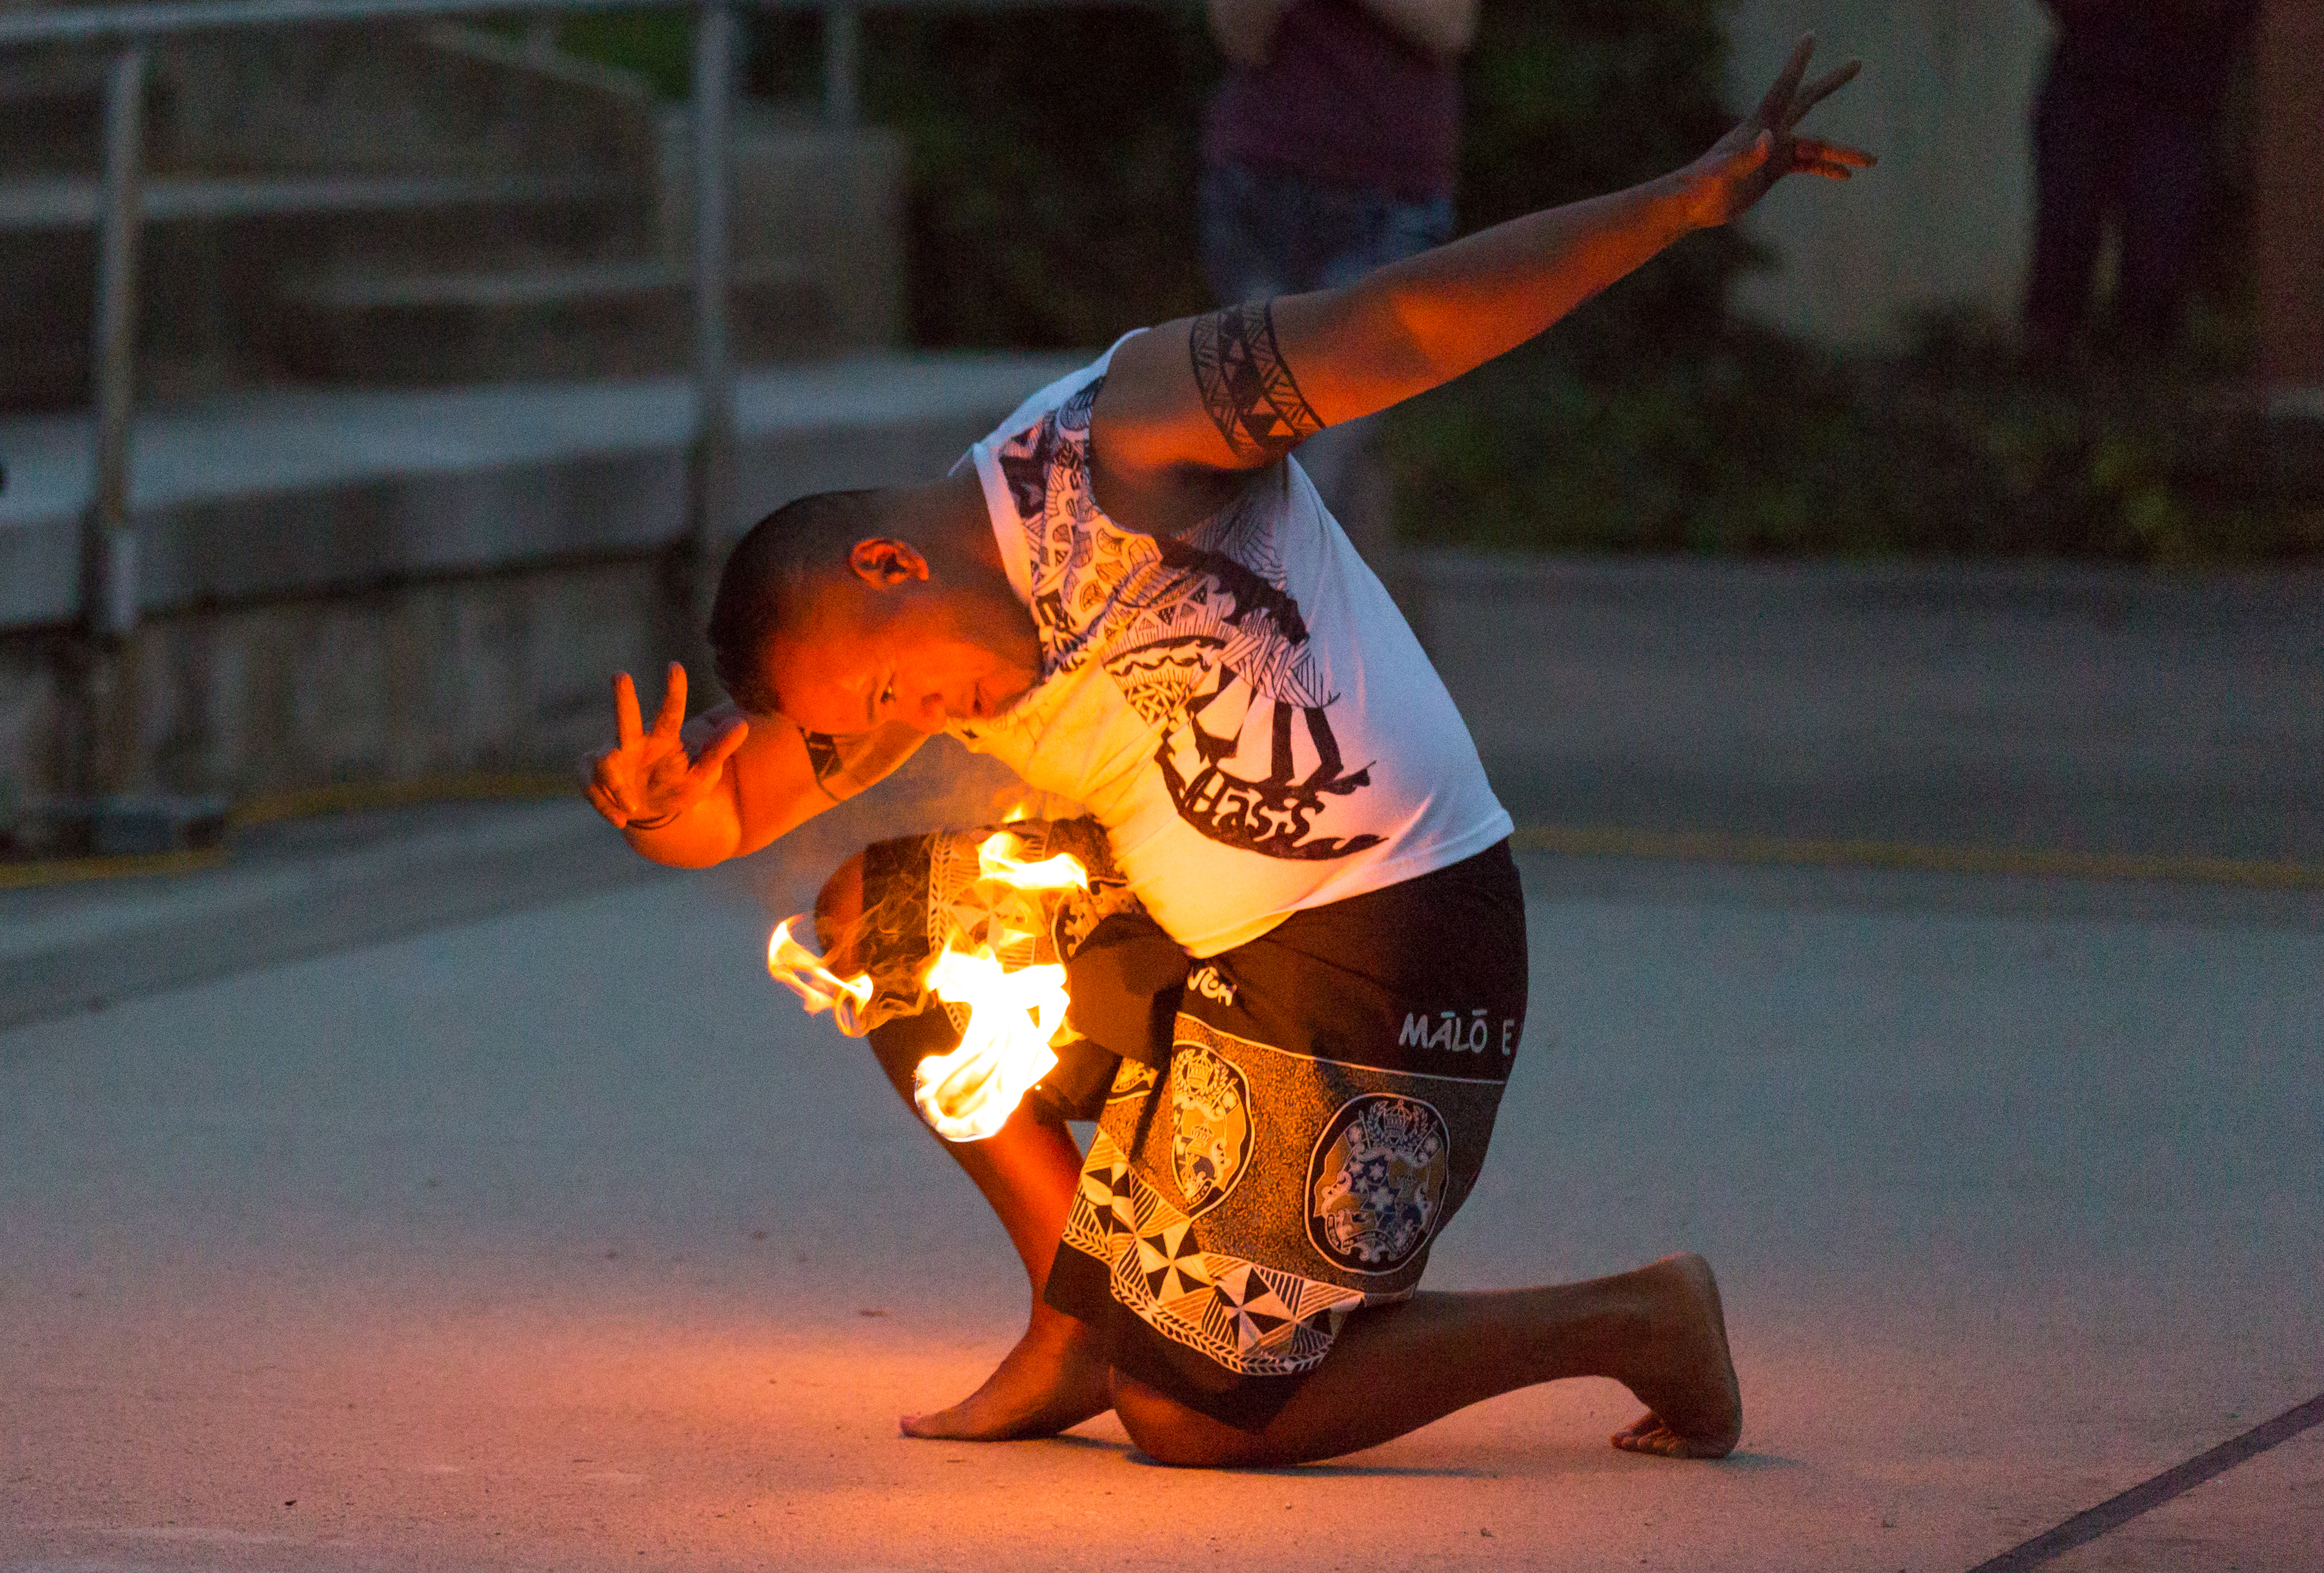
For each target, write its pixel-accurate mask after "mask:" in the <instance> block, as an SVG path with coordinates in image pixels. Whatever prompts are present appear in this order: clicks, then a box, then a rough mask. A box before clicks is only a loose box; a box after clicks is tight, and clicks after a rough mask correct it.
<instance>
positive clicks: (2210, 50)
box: [2025, 0, 2259, 365]
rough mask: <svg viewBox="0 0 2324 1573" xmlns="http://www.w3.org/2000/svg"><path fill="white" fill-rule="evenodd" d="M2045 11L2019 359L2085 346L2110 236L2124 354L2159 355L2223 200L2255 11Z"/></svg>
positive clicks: (2240, 2)
mask: <svg viewBox="0 0 2324 1573" xmlns="http://www.w3.org/2000/svg"><path fill="white" fill-rule="evenodd" d="M2046 3H2047V4H2048V5H2049V7H2050V9H2051V11H2052V13H2053V14H2055V15H2056V17H2057V23H2058V34H2057V42H2056V46H2055V48H2054V49H2053V51H2052V54H2051V56H2050V67H2049V70H2048V73H2047V74H2046V75H2045V76H2044V77H2043V82H2042V90H2041V93H2040V96H2039V97H2037V98H2036V100H2035V103H2034V110H2033V173H2034V188H2035V211H2034V228H2033V280H2032V283H2031V285H2030V287H2029V289H2028V291H2027V293H2026V300H2025V335H2026V347H2027V350H2028V352H2029V354H2030V355H2031V356H2032V357H2033V359H2034V360H2035V361H2036V362H2037V363H2041V364H2051V365H2054V364H2057V363H2059V362H2061V361H2063V360H2066V359H2067V358H2069V357H2070V356H2072V355H2073V354H2074V353H2075V352H2076V351H2077V350H2078V349H2079V348H2080V347H2081V344H2082V339H2083V335H2084V333H2085V331H2086V330H2087V329H2088V328H2089V326H2090V317H2091V296H2092V293H2093V290H2094V287H2095V285H2096V282H2097V273H2098V255H2099V253H2100V251H2101V250H2102V248H2103V245H2104V242H2105V236H2106V233H2107V228H2108V227H2109V226H2111V227H2113V228H2114V230H2115V233H2116V237H2117V251H2116V255H2117V259H2118V260H2117V263H2116V271H2115V291H2114V321H2113V328H2114V330H2115V333H2116V336H2117V337H2118V340H2119V347H2120V348H2121V349H2122V350H2123V351H2124V352H2126V353H2129V354H2144V353H2152V352H2153V351H2156V350H2162V349H2167V348H2169V347H2171V346H2172V343H2173V342H2174V341H2175V339H2176V338H2177V336H2178V333H2179V328H2180V325H2181V317H2182V316H2183V315H2184V313H2185V310H2186V304H2187V300H2188V297H2189V295H2190V292H2191V291H2192V289H2193V285H2194V281H2195V273H2196V264H2197V262H2198V260H2199V256H2200V253H2201V246H2202V239H2203V230H2204V227H2205V224H2206V221H2207V220H2208V219H2209V217H2210V214H2211V210H2212V208H2213V207H2214V205H2215V203H2216V201H2217V198H2218V184H2219V182H2218V169H2217V167H2216V162H2215V160H2214V158H2213V143H2214V142H2215V140H2216V138H2217V128H2218V118H2219V109H2220V106H2221V104H2222V103H2223V102H2224V100H2225V99H2226V97H2227V88H2228V84H2229V82H2230V79H2231V78H2232V76H2233V73H2234V70H2235V66H2236V60H2237V59H2238V58H2239V57H2240V55H2241V54H2242V51H2243V48H2244V43H2245V41H2246V39H2247V38H2248V37H2249V36H2250V34H2251V30H2252V23H2253V22H2254V19H2255V16H2256V14H2257V13H2258V10H2259V6H2258V0H2046Z"/></svg>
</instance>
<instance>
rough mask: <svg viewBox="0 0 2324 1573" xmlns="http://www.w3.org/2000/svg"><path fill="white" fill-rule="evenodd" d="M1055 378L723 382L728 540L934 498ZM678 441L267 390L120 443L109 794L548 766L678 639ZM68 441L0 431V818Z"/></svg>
mask: <svg viewBox="0 0 2324 1573" xmlns="http://www.w3.org/2000/svg"><path fill="white" fill-rule="evenodd" d="M1074 364H1076V363H1075V360H1074V357H1063V358H1059V357H1045V356H892V357H867V358H865V359H862V360H859V361H851V362H842V363H832V364H827V365H819V366H814V367H801V368H797V369H794V370H790V371H783V372H771V371H770V372H760V373H753V374H751V375H746V376H745V377H743V378H742V379H741V382H740V385H739V387H738V389H737V399H736V404H737V423H738V426H739V427H740V440H739V451H738V454H737V476H736V486H737V494H738V497H737V502H738V505H737V507H736V510H735V514H734V517H733V519H732V520H731V521H729V522H728V530H727V533H728V535H729V538H730V539H731V537H732V536H733V535H735V534H739V533H740V532H741V530H742V528H743V527H744V526H745V525H746V524H747V523H750V522H751V521H752V520H755V519H756V518H758V517H759V516H760V515H761V514H764V513H765V512H766V511H767V510H769V509H770V508H772V507H775V506H777V505H778V504H781V503H784V502H787V501H788V500H789V499H790V498H792V497H795V496H798V495H801V494H803V493H807V492H811V491H820V490H825V489H828V488H835V487H844V486H872V485H879V484H882V483H889V482H898V481H909V480H920V479H928V478H933V477H936V476H938V475H941V474H942V473H944V471H945V468H946V467H948V466H949V465H950V464H951V463H952V462H953V460H954V458H956V457H957V456H958V455H959V454H960V453H961V451H962V450H963V449H964V448H965V447H966V446H967V444H969V443H970V442H972V441H973V440H976V439H977V438H979V437H981V436H982V435H983V434H984V433H985V432H986V431H988V430H991V427H992V424H993V423H994V422H995V421H998V420H1000V419H1001V417H1002V416H1003V415H1005V414H1007V413H1008V412H1009V411H1010V409H1011V408H1013V407H1014V406H1015V405H1016V404H1017V403H1018V402H1019V400H1020V399H1021V398H1023V397H1024V396H1025V395H1026V394H1027V393H1031V392H1032V391H1033V390H1034V389H1035V388H1037V387H1038V386H1040V385H1041V384H1044V383H1046V382H1047V381H1049V380H1050V379H1051V378H1053V377H1055V376H1056V375H1060V374H1061V373H1063V372H1064V371H1065V370H1068V369H1070V367H1071V366H1072V365H1074ZM691 419H692V417H691V403H690V399H689V397H688V394H687V390H686V388H685V387H684V386H683V384H604V385H599V386H594V387H593V386H570V387H564V388H554V387H551V388H523V387H510V388H502V389H465V390H451V391H444V392H431V393H392V394H390V393H300V394H290V393H283V394H277V395H272V396H270V397H268V398H264V399H243V400H238V401H235V402H232V403H221V404H217V405H214V406H211V407H208V409H206V410H193V411H188V412H177V413H175V414H172V415H171V416H167V417H163V416H160V415H156V416H151V417H147V418H145V419H143V420H141V421H140V422H139V425H140V431H141V439H142V441H143V447H142V448H141V450H140V453H139V463H138V467H137V486H136V489H135V502H136V508H135V513H136V523H137V526H138V533H139V536H140V539H141V550H140V559H141V561H142V563H143V568H144V571H143V573H142V574H141V577H140V588H141V592H142V593H141V596H140V601H141V604H142V606H143V609H144V614H145V623H144V625H143V629H142V630H141V632H140V634H139V644H138V651H137V655H136V665H135V670H136V678H135V682H134V692H135V694H136V704H135V707H134V708H135V712H136V717H137V720H136V734H135V736H134V740H133V748H134V760H135V770H134V775H135V778H136V779H135V780H134V782H132V784H133V785H134V786H136V787H139V788H159V789H166V790H170V791H220V792H225V793H226V794H228V795H230V796H243V795H248V794H252V793H257V792H264V791H274V790H280V789H286V788H293V787H300V786H308V785H317V784H322V783H326V782H341V781H364V780H393V779H399V778H409V777H412V776H418V775H427V774H434V773H450V772H458V771H466V770H492V769H507V768H518V767H548V768H559V767H562V766H563V765H564V764H565V763H567V762H569V760H570V759H571V757H572V755H573V754H575V753H576V751H577V750H579V749H580V748H582V747H584V746H586V745H587V744H588V743H589V742H590V741H591V740H592V739H594V738H596V737H597V736H599V735H600V734H602V733H603V731H604V726H605V724H606V723H605V717H606V715H607V714H608V711H607V709H606V706H607V703H608V700H607V699H606V689H605V683H606V680H607V679H608V677H609V676H610V675H611V674H612V673H613V671H617V670H621V669H624V668H626V669H628V670H630V671H635V672H639V673H641V674H645V673H655V674H658V673H659V669H660V666H661V663H662V662H664V661H666V660H668V659H669V658H670V657H672V656H675V655H679V654H681V653H683V652H684V650H685V647H686V645H687V643H688V640H689V637H690V630H689V629H688V627H687V623H688V622H690V616H688V617H687V618H686V619H685V620H683V621H682V620H681V616H680V614H678V612H677V611H676V609H675V608H676V606H677V604H678V598H679V597H678V596H677V595H675V594H673V593H672V592H673V589H674V586H673V585H672V583H671V581H670V580H669V578H667V577H666V575H665V564H666V563H667V562H668V561H669V551H670V549H671V548H672V546H673V545H674V544H675V543H677V542H678V541H680V540H681V539H682V536H683V532H684V530H685V525H686V514H685V499H686V487H685V479H684V477H685V469H686V465H685V460H684V458H683V451H684V449H683V445H684V441H685V438H686V433H687V428H688V426H689V425H690V422H691ZM71 425H72V423H69V422H62V421H51V420H20V421H0V452H5V453H9V454H11V455H16V454H23V455H27V456H29V457H30V458H32V460H33V461H34V462H32V463H31V464H30V465H28V466H27V467H26V468H25V471H24V473H23V475H22V476H21V477H19V476H18V475H17V474H16V473H15V469H14V466H13V465H12V475H11V486H10V491H9V492H8V493H7V494H5V495H0V809H5V803H6V801H7V800H10V799H17V800H39V799H42V798H44V797H47V796H49V795H51V794H52V793H55V792H57V791H60V789H61V786H62V774H63V771H64V769H65V765H66V760H67V754H68V750H67V748H66V744H67V742H68V738H67V736H66V733H65V730H64V729H65V728H66V727H67V726H69V725H71V722H70V720H69V712H68V710H67V708H66V706H65V703H64V700H65V697H66V695H67V693H68V689H66V688H65V686H64V685H65V683H66V682H67V680H68V676H67V673H68V659H67V658H68V655H69V642H68V640H67V638H66V636H65V625H66V623H67V622H68V621H69V618H70V617H71V615H72V614H73V608H74V598H75V597H74V593H73V582H74V569H73V564H74V562H75V560H76V559H75V553H76V551H77V550H78V548H77V536H76V523H77V520H78V514H79V509H80V501H81V498H82V497H83V496H84V495H85V488H86V485H87V481H86V475H85V456H84V454H83V452H82V449H81V448H80V445H79V441H78V432H77V430H71ZM51 450H53V451H51ZM76 465H78V466H79V467H80V470H81V471H82V472H83V473H78V474H77V473H75V472H74V467H75V466H76ZM20 478H21V482H22V484H21V485H20V484H19V480H20ZM703 680H705V681H706V680H707V674H706V673H705V674H703ZM658 685H659V678H658V676H657V677H656V679H655V686H657V687H658Z"/></svg>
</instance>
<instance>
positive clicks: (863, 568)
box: [847, 535, 928, 589]
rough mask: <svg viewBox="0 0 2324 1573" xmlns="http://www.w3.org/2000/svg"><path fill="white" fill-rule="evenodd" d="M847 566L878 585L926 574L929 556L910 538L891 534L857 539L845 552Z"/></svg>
mask: <svg viewBox="0 0 2324 1573" xmlns="http://www.w3.org/2000/svg"><path fill="white" fill-rule="evenodd" d="M847 566H848V567H849V568H851V569H853V570H854V572H855V577H856V578H860V579H862V581H863V582H864V583H865V584H867V585H871V586H873V587H875V588H880V589H885V588H888V587H889V586H890V585H899V584H901V583H903V582H904V581H905V580H906V579H925V578H927V577H928V560H927V558H925V557H922V556H921V555H920V553H919V550H918V548H917V547H915V546H913V544H912V543H911V542H910V541H899V540H897V539H896V538H895V537H893V536H891V535H875V536H872V537H871V538H870V539H869V540H864V541H857V542H856V543H855V545H854V547H853V549H852V550H851V551H849V552H848V554H847Z"/></svg>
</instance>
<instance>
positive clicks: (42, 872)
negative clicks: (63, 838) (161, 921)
mask: <svg viewBox="0 0 2324 1573" xmlns="http://www.w3.org/2000/svg"><path fill="white" fill-rule="evenodd" d="M225 862H226V848H225V847H188V848H184V849H182V850H180V851H177V852H152V853H142V854H138V855H135V856H123V857H43V858H38V859H35V860H34V861H32V862H29V863H0V890H31V889H32V888H34V887H35V886H38V885H44V884H75V883H76V882H78V881H80V880H85V879H143V878H148V877H152V876H155V875H160V874H199V873H200V872H201V871H202V870H203V869H206V868H217V867H218V866H220V865H223V864H224V863H225Z"/></svg>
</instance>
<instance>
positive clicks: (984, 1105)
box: [912, 830, 1089, 1142]
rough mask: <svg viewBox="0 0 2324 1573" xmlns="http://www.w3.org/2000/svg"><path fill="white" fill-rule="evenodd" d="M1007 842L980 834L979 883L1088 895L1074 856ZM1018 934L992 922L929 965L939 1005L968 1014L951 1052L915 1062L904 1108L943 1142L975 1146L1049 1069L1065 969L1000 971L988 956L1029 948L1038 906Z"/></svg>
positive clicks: (999, 834) (1060, 1021) (1060, 1028)
mask: <svg viewBox="0 0 2324 1573" xmlns="http://www.w3.org/2000/svg"><path fill="white" fill-rule="evenodd" d="M1015 840H1016V837H1014V836H1013V835H1011V834H1010V832H1008V831H1006V830H996V831H994V832H993V833H992V834H991V835H990V836H988V837H985V838H984V840H983V842H982V844H981V845H980V846H979V847H977V849H976V865H977V869H978V873H979V883H980V884H982V883H984V882H986V881H991V882H994V883H997V884H1002V885H1006V886H1008V887H1010V889H1012V890H1018V891H1045V890H1087V889H1088V888H1089V874H1088V872H1087V871H1086V870H1084V868H1083V867H1082V865H1081V863H1080V861H1079V860H1078V859H1076V858H1074V857H1072V856H1067V855H1066V854H1065V853H1062V852H1060V853H1058V854H1057V855H1056V856H1054V857H1046V858H1043V859H1042V860H1041V861H1040V862H1038V863H1027V862H1025V861H1024V860H1023V859H1021V858H1019V857H1017V856H1013V855H1012V853H1011V851H1010V847H1011V845H1012V844H1013V843H1014V842H1015ZM1023 916H1024V917H1025V918H1026V920H1027V921H1026V922H1025V924H1024V925H1023V926H1022V927H1021V928H1016V927H1011V926H1010V925H1007V924H1002V923H999V922H996V923H995V925H994V929H995V930H996V931H995V932H994V933H992V934H990V935H988V937H987V938H986V939H985V940H984V941H983V942H982V943H981V944H979V945H978V946H977V947H976V948H975V949H974V950H973V951H961V950H955V949H954V948H952V946H951V945H949V944H947V945H946V946H945V951H944V954H943V955H941V956H939V957H937V958H936V962H935V965H933V966H931V967H929V968H928V976H927V984H928V987H929V988H930V989H931V990H933V991H934V992H935V994H936V997H937V998H938V999H941V1000H943V1001H945V1003H947V1004H956V1005H966V1006H967V1007H968V1025H967V1027H966V1028H965V1029H964V1030H963V1032H961V1035H960V1047H959V1048H957V1049H955V1050H953V1051H952V1052H951V1053H949V1054H939V1055H935V1056H932V1057H930V1058H928V1059H923V1060H921V1061H920V1066H919V1069H918V1071H917V1072H916V1073H915V1074H914V1076H913V1078H912V1101H913V1102H914V1103H915V1104H917V1105H918V1106H919V1111H920V1114H921V1115H922V1116H923V1117H924V1118H926V1119H927V1122H928V1124H931V1125H933V1126H935V1127H936V1134H937V1135H939V1136H942V1137H943V1138H944V1139H945V1141H947V1142H981V1141H982V1140H984V1139H985V1138H986V1137H988V1136H991V1135H996V1134H998V1133H1000V1130H1001V1126H1003V1125H1005V1124H1008V1123H1009V1116H1010V1115H1013V1114H1015V1113H1016V1112H1017V1106H1018V1105H1019V1104H1020V1103H1022V1102H1024V1101H1025V1094H1026V1093H1027V1092H1028V1091H1029V1090H1031V1088H1032V1086H1033V1084H1034V1083H1035V1082H1037V1081H1038V1080H1040V1079H1041V1078H1043V1077H1045V1076H1047V1075H1048V1074H1049V1072H1050V1071H1052V1070H1055V1069H1056V1068H1057V1056H1056V1051H1055V1050H1054V1049H1053V1048H1052V1047H1051V1045H1052V1044H1054V1043H1055V1042H1056V1039H1057V1037H1058V1035H1059V1034H1060V1033H1062V1032H1064V1031H1065V1006H1066V1005H1067V1004H1069V1003H1070V1002H1069V1000H1068V998H1067V996H1066V994H1065V967H1063V966H1061V965H1059V964H1057V963H1055V962H1048V963H1044V964H1042V965H1039V966H1036V967H1015V968H1006V967H1002V966H1001V958H1000V957H999V956H998V955H996V954H995V953H994V949H993V943H994V941H995V940H996V939H997V940H998V941H999V942H1000V943H1001V944H1002V945H1014V944H1019V943H1025V942H1028V941H1030V940H1031V939H1033V938H1034V936H1035V935H1036V934H1037V933H1038V932H1039V931H1040V930H1041V929H1042V928H1043V927H1045V926H1046V925H1044V924H1043V923H1042V922H1041V921H1040V913H1039V911H1037V907H1036V909H1035V910H1031V911H1027V912H1026V913H1025V914H1023Z"/></svg>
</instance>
